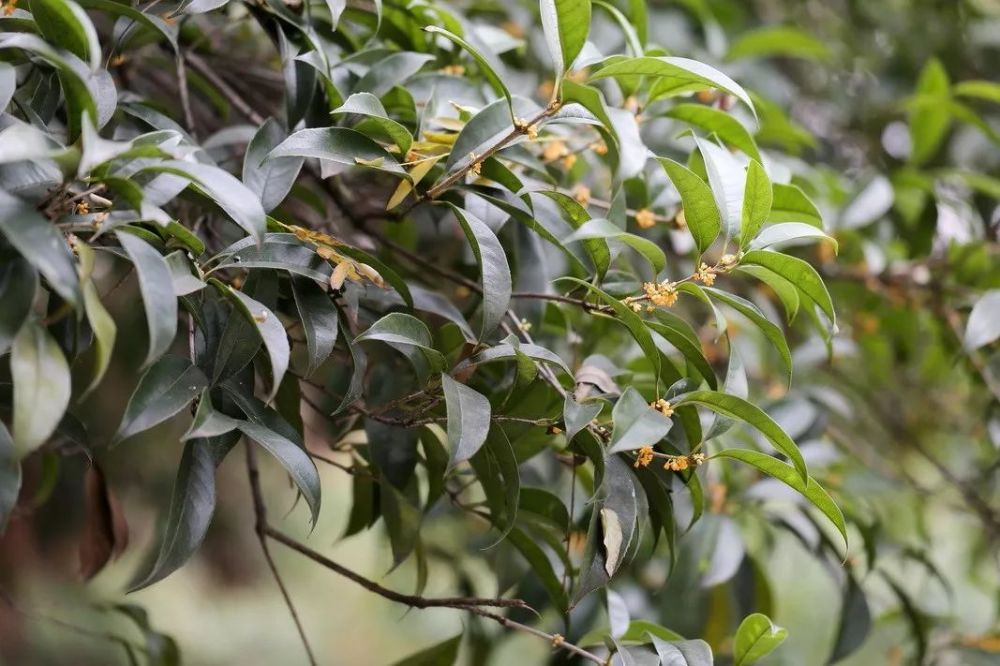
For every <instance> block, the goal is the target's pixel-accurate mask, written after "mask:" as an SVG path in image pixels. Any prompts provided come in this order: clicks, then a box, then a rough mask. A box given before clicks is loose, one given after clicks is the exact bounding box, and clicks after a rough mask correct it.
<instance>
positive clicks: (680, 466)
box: [663, 453, 705, 472]
mask: <svg viewBox="0 0 1000 666" xmlns="http://www.w3.org/2000/svg"><path fill="white" fill-rule="evenodd" d="M704 462H705V454H704V453H694V454H692V455H690V456H680V457H678V458H672V459H671V460H668V461H667V462H666V463H664V465H663V469H667V470H670V471H671V472H682V471H684V470H686V469H687V468H688V467H697V466H698V465H701V464H702V463H704Z"/></svg>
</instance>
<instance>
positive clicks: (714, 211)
mask: <svg viewBox="0 0 1000 666" xmlns="http://www.w3.org/2000/svg"><path fill="white" fill-rule="evenodd" d="M657 159H658V160H659V161H660V164H662V165H663V169H664V170H665V171H666V172H667V175H668V176H669V177H670V180H671V182H673V184H674V187H676V188H677V191H678V192H680V195H681V205H682V206H683V207H684V220H685V221H686V222H687V227H688V229H690V231H691V236H693V237H694V243H695V246H696V247H697V248H698V251H699V252H704V251H705V250H707V249H708V248H709V246H710V245H711V244H712V243H713V242H714V241H715V239H716V238H717V237H718V236H719V230H720V229H721V228H722V217H721V216H720V214H719V207H718V206H717V205H716V203H715V197H714V196H713V194H712V190H711V189H710V188H709V186H708V184H707V183H706V182H705V181H703V180H702V179H701V178H699V177H698V176H697V175H696V174H695V173H694V172H693V171H691V170H690V169H688V168H687V167H685V166H683V165H682V164H679V163H677V162H674V161H673V160H671V159H668V158H666V157H660V158H657Z"/></svg>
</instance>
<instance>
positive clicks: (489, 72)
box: [424, 25, 517, 120]
mask: <svg viewBox="0 0 1000 666" xmlns="http://www.w3.org/2000/svg"><path fill="white" fill-rule="evenodd" d="M424 30H426V31H427V32H429V33H432V34H435V35H441V36H442V37H445V38H447V39H449V40H450V41H452V42H454V43H455V44H458V45H459V46H460V47H461V48H463V49H464V50H465V51H466V53H468V54H469V55H471V56H472V59H473V60H475V61H476V64H477V65H479V71H480V72H481V73H482V75H483V77H485V78H486V80H487V81H488V82H489V84H490V87H491V88H493V90H494V91H496V93H497V94H499V95H503V98H504V100H506V102H507V110H508V112H509V114H510V118H511V120H515V119H516V118H517V115H516V114H515V112H514V100H513V98H512V97H511V94H510V91H509V90H507V86H506V85H505V84H504V82H503V79H501V78H500V76H499V75H498V74H497V73H496V71H495V70H494V69H493V65H492V64H491V63H490V62H489V60H487V59H486V57H485V56H484V55H483V54H482V53H480V52H479V49H477V48H476V47H474V46H473V45H472V44H470V43H469V42H467V41H465V40H464V39H462V38H461V37H459V36H458V35H456V34H455V33H453V32H450V31H448V30H445V29H444V28H441V27H438V26H436V25H429V26H427V27H425V28H424Z"/></svg>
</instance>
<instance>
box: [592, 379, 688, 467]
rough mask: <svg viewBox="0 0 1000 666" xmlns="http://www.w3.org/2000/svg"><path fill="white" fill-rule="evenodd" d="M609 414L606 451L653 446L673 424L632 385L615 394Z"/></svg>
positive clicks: (617, 451) (616, 451)
mask: <svg viewBox="0 0 1000 666" xmlns="http://www.w3.org/2000/svg"><path fill="white" fill-rule="evenodd" d="M611 418H612V420H613V421H614V431H613V432H612V433H611V448H610V449H608V452H609V453H619V452H622V451H632V450H634V449H638V448H639V447H641V446H652V445H653V444H655V443H656V442H658V441H659V440H660V439H662V438H663V437H664V436H665V435H666V434H667V433H668V432H670V428H671V427H672V426H673V422H672V421H671V420H670V419H668V418H667V417H665V416H663V415H662V414H661V413H660V412H658V411H656V410H655V409H653V408H652V407H650V406H649V404H648V403H647V402H646V401H645V400H644V399H643V397H642V396H641V395H640V394H639V392H638V391H636V390H635V389H634V388H632V387H631V386H630V387H628V388H627V389H625V391H624V392H623V393H622V395H621V397H620V398H618V402H617V403H615V407H614V410H612V412H611Z"/></svg>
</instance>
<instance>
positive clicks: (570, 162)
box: [562, 153, 576, 171]
mask: <svg viewBox="0 0 1000 666" xmlns="http://www.w3.org/2000/svg"><path fill="white" fill-rule="evenodd" d="M575 164H576V153H570V154H569V155H567V156H566V157H564V158H562V165H563V168H564V169H566V170H567V171H569V170H570V169H572V168H573V166H574V165H575Z"/></svg>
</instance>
